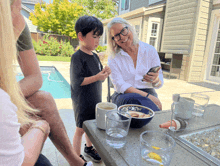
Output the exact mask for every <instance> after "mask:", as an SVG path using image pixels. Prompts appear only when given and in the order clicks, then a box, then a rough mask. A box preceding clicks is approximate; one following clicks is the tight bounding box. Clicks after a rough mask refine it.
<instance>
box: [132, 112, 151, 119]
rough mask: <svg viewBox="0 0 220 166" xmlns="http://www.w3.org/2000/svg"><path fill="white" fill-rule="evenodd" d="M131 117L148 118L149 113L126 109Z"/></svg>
mask: <svg viewBox="0 0 220 166" xmlns="http://www.w3.org/2000/svg"><path fill="white" fill-rule="evenodd" d="M128 113H129V114H130V115H131V117H132V118H149V117H150V115H149V114H145V113H143V112H136V111H128Z"/></svg>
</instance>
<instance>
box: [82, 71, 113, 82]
mask: <svg viewBox="0 0 220 166" xmlns="http://www.w3.org/2000/svg"><path fill="white" fill-rule="evenodd" d="M108 76H109V74H108V73H107V72H105V70H104V69H103V70H102V71H100V72H99V73H98V74H96V75H94V76H90V77H85V78H84V80H83V82H82V84H81V85H80V86H84V85H89V84H91V83H94V82H96V81H104V80H105V79H106V78H107V77H108Z"/></svg>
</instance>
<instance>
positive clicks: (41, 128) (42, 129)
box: [31, 126, 46, 134]
mask: <svg viewBox="0 0 220 166" xmlns="http://www.w3.org/2000/svg"><path fill="white" fill-rule="evenodd" d="M32 128H37V129H40V130H41V131H42V132H43V133H44V134H46V131H45V130H44V128H43V127H41V126H32V127H31V129H32Z"/></svg>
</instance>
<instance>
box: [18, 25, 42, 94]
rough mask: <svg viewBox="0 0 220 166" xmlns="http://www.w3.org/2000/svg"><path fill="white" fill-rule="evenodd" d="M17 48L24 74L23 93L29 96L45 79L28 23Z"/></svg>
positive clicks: (21, 84)
mask: <svg viewBox="0 0 220 166" xmlns="http://www.w3.org/2000/svg"><path fill="white" fill-rule="evenodd" d="M17 49H18V53H19V55H18V63H19V65H20V68H21V70H22V72H23V74H24V79H22V80H21V81H19V84H20V87H21V91H22V93H23V95H24V96H25V97H29V96H31V95H33V94H34V93H35V92H37V91H38V90H39V89H40V88H41V86H42V84H43V80H42V75H41V71H40V67H39V63H38V60H37V56H36V54H35V51H34V47H33V44H32V38H31V33H30V31H29V28H28V26H27V24H26V25H25V28H24V30H23V31H22V33H21V35H20V36H19V38H18V41H17Z"/></svg>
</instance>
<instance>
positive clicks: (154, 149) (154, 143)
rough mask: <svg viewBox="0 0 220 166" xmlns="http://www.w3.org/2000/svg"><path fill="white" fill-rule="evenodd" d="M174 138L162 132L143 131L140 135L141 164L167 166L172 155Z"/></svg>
mask: <svg viewBox="0 0 220 166" xmlns="http://www.w3.org/2000/svg"><path fill="white" fill-rule="evenodd" d="M175 145H176V143H175V140H174V139H173V138H172V137H171V136H169V135H167V134H164V133H162V132H158V131H145V132H143V133H142V134H141V135H140V152H141V160H140V161H141V164H140V165H141V166H145V165H155V166H161V165H163V166H168V165H169V164H170V161H171V159H172V156H173V151H174V147H175Z"/></svg>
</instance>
